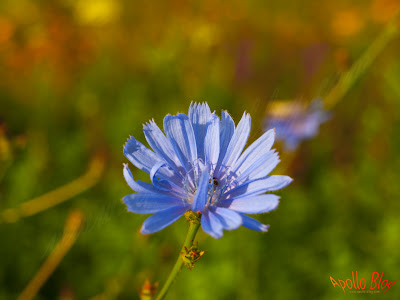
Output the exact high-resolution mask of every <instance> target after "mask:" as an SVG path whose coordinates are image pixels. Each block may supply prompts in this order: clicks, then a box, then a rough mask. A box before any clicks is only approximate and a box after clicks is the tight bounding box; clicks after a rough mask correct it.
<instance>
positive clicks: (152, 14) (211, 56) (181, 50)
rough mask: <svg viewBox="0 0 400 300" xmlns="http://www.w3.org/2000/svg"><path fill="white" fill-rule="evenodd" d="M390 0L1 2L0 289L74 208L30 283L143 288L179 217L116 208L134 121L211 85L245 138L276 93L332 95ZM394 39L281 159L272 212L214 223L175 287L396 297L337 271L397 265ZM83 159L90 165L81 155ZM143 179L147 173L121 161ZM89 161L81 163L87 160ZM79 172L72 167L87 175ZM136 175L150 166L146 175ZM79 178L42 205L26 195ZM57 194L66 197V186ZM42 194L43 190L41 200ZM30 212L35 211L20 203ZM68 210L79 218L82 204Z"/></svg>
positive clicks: (388, 270) (399, 88)
mask: <svg viewBox="0 0 400 300" xmlns="http://www.w3.org/2000/svg"><path fill="white" fill-rule="evenodd" d="M397 7H398V2H397V1H396V0H368V1H365V0H362V1H361V0H358V1H351V3H350V1H342V0H339V1H328V0H323V1H299V0H290V1H285V2H282V1H279V2H278V1H277V2H272V1H271V2H267V1H256V0H254V1H247V2H245V1H180V0H177V1H170V2H157V3H155V2H151V1H150V2H149V1H128V0H114V1H113V0H57V1H46V0H40V1H28V0H2V1H1V2H0V213H1V212H3V213H1V216H2V220H1V221H0V238H1V239H0V299H16V298H17V297H18V296H19V295H20V294H21V292H22V291H23V290H24V288H25V287H26V286H27V285H28V282H29V281H30V280H31V279H32V278H33V277H34V275H35V273H36V272H37V271H38V270H39V268H40V267H41V266H42V264H43V263H44V262H45V261H46V259H47V257H49V255H51V253H52V251H53V250H54V249H55V248H56V247H57V244H58V242H59V240H60V239H61V238H62V236H63V230H64V224H65V222H66V220H67V219H68V218H69V217H68V216H69V215H70V213H71V212H72V211H74V212H75V213H74V216H81V215H82V216H83V218H84V221H83V225H82V227H81V230H80V232H79V235H78V237H77V239H76V241H75V243H74V244H73V245H72V247H71V249H70V250H69V251H68V252H67V253H66V254H65V257H64V258H63V259H62V260H61V262H60V263H59V264H58V265H57V267H56V269H55V270H54V272H52V273H51V275H50V277H49V278H48V280H47V281H46V282H45V283H44V285H43V286H42V287H41V289H40V291H39V292H38V293H37V294H36V295H35V299H92V300H95V299H96V300H101V299H138V298H139V296H138V294H137V290H138V289H140V286H141V285H142V284H143V282H144V280H145V279H146V278H149V279H150V280H151V282H155V281H159V282H160V284H162V283H163V282H164V280H165V279H166V277H167V275H168V272H169V270H170V269H171V268H172V266H173V264H174V262H175V259H176V256H177V254H178V251H179V249H180V247H181V243H182V242H183V239H184V236H185V233H186V230H187V224H186V223H185V221H184V220H183V219H181V220H179V221H178V222H177V223H175V224H173V225H172V226H170V227H168V228H166V229H164V230H163V231H161V232H158V233H155V234H152V235H150V236H143V235H141V234H140V233H139V229H140V226H141V223H142V222H143V221H144V219H145V218H146V216H142V215H134V214H131V213H128V212H127V211H126V208H125V205H124V204H123V203H122V202H121V198H122V197H123V196H124V195H126V194H129V193H131V190H130V188H129V187H128V185H127V184H126V183H125V181H124V179H123V176H122V163H124V162H127V159H126V158H125V157H124V156H123V154H122V147H123V144H124V142H125V141H126V138H127V137H128V136H129V135H132V136H134V137H136V138H137V139H138V140H140V141H142V142H145V139H144V136H143V133H142V132H141V129H142V124H143V123H144V122H146V121H148V120H149V119H152V118H154V119H155V121H156V122H157V123H158V124H159V125H161V124H162V118H163V117H164V116H165V115H166V114H167V113H171V114H175V113H177V112H187V109H188V106H189V104H190V102H191V101H192V100H194V101H207V102H208V104H209V105H210V107H211V109H212V110H216V111H217V112H218V113H219V112H220V110H221V109H226V110H228V111H229V112H230V113H231V115H232V116H233V118H234V120H235V121H236V122H238V121H239V119H240V117H241V115H242V113H243V111H244V110H246V111H247V112H249V113H250V114H251V116H252V133H251V136H250V141H254V140H255V139H256V138H257V137H258V136H259V135H260V134H261V133H262V131H263V128H262V124H263V118H264V116H265V115H266V113H267V111H268V109H270V108H271V105H273V103H274V102H275V101H277V100H282V99H285V100H287V99H302V100H303V101H305V102H309V101H311V99H313V98H314V97H317V96H322V97H323V96H325V95H327V94H328V93H329V91H330V90H331V89H332V88H333V87H334V86H335V83H336V82H337V80H338V79H339V78H340V76H341V74H343V72H345V71H346V70H348V69H349V68H350V67H351V66H352V65H353V63H354V62H355V61H356V60H357V59H358V58H359V57H360V55H361V54H362V53H363V52H364V51H365V49H366V48H367V47H368V46H369V45H370V44H371V43H372V42H373V41H374V39H375V38H376V37H377V36H378V34H379V33H380V32H381V31H382V30H383V28H384V27H385V26H386V24H387V23H388V20H389V19H390V18H391V16H392V15H393V13H394V11H395V10H396V8H397ZM399 51H400V43H399V40H398V38H395V39H394V40H392V41H391V42H390V43H388V45H387V46H386V47H385V48H384V50H383V51H382V52H381V53H380V54H379V56H378V57H377V59H376V60H375V61H374V62H373V64H372V65H371V66H370V67H369V68H368V70H367V71H366V73H365V74H364V75H363V76H361V77H360V78H359V80H357V81H356V83H355V84H354V85H352V87H351V89H350V90H349V92H348V93H347V94H346V95H345V96H344V97H342V98H341V99H340V101H339V102H338V103H337V104H336V105H335V106H334V107H333V108H332V114H333V118H332V119H331V120H330V121H329V122H327V123H325V124H323V125H322V126H321V130H320V133H319V135H318V136H317V137H315V138H314V139H313V140H311V141H307V142H304V143H302V144H301V146H300V148H299V149H298V150H297V151H296V152H295V153H286V152H285V151H283V150H282V148H281V145H280V144H276V147H277V149H278V150H279V152H280V154H281V160H282V163H281V166H280V168H279V167H278V168H277V169H276V170H275V171H274V174H286V175H290V176H292V177H293V178H294V182H293V183H292V184H291V185H290V186H289V187H288V188H286V189H284V190H282V191H280V192H279V193H278V194H279V195H280V196H281V203H280V206H279V208H278V209H277V210H276V211H273V212H271V213H270V214H266V215H260V216H258V217H257V218H258V219H259V220H260V221H262V222H264V223H267V224H270V225H271V228H270V231H269V232H268V233H266V234H261V233H258V232H253V231H250V230H248V229H245V228H240V229H238V230H235V231H232V232H225V234H224V236H223V238H222V239H220V240H214V239H213V238H211V237H209V236H208V235H206V234H204V233H203V232H201V233H199V234H198V240H199V244H200V247H201V249H205V250H207V252H206V254H205V255H204V257H203V258H202V259H201V260H200V261H199V262H198V263H197V265H196V266H195V268H194V270H193V271H191V272H190V271H189V270H187V269H184V270H182V272H181V274H180V276H179V278H178V280H177V282H176V283H175V285H174V286H173V287H172V289H171V291H170V293H169V295H168V299H238V300H239V299H246V300H249V299H282V300H286V299H326V300H328V299H349V298H352V297H357V299H364V298H366V297H369V298H374V299H400V282H397V283H395V284H394V286H392V288H391V289H390V290H389V291H388V292H387V293H385V294H383V292H381V293H380V294H375V295H366V294H363V295H359V294H357V295H353V294H350V293H349V292H348V291H347V292H346V293H343V291H342V290H341V289H339V288H338V287H336V288H334V287H333V286H332V284H331V281H330V276H332V277H333V278H335V279H336V280H338V279H342V280H343V279H347V278H351V272H352V271H356V270H357V271H358V274H359V276H362V277H365V278H366V279H367V286H368V285H369V281H370V278H371V274H372V272H373V271H377V272H384V275H383V277H384V279H388V280H390V281H391V280H400V252H399V250H398V249H399V248H400V234H399V229H400V217H399V213H400V202H399V200H400V185H399V182H400V156H399V152H400V135H399V132H400V114H399V111H400V81H399V79H400V56H399V54H398V53H400V52H399ZM88 168H89V171H87V170H88ZM131 169H132V171H133V175H134V176H135V178H137V179H141V180H145V181H149V178H148V175H147V174H144V173H143V172H141V171H138V170H134V168H132V167H131ZM84 174H86V175H84ZM82 175H83V177H80V176H82ZM146 175H147V176H146ZM74 180H77V181H75V183H73V184H72V185H67V186H66V187H64V189H63V190H61V191H60V190H57V191H56V192H55V193H54V194H50V196H48V197H47V198H46V199H47V200H45V201H44V200H43V199H42V198H40V199H42V200H43V201H44V202H43V201H42V200H41V201H42V202H40V201H39V202H37V203H41V204H40V205H42V206H43V205H44V206H43V207H42V208H45V207H46V205H47V206H51V205H52V203H53V204H56V202H57V201H59V202H62V203H59V204H58V205H54V206H52V207H49V208H48V209H43V210H42V211H38V212H37V213H35V210H40V205H39V204H35V203H36V202H33V204H31V205H30V206H29V205H25V206H24V205H22V206H21V204H23V203H25V202H26V201H29V200H31V199H33V198H35V197H38V196H41V195H43V194H45V193H47V192H49V191H53V190H55V189H57V188H59V187H61V186H64V185H65V184H68V183H70V182H72V181H74ZM63 200H65V201H63ZM43 203H45V204H43ZM29 214H31V216H28V215H29ZM77 219H79V217H77Z"/></svg>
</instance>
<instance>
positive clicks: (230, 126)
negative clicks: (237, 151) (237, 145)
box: [216, 110, 235, 171]
mask: <svg viewBox="0 0 400 300" xmlns="http://www.w3.org/2000/svg"><path fill="white" fill-rule="evenodd" d="M234 132H235V123H234V122H233V120H232V117H231V116H230V115H229V114H228V112H226V111H224V110H223V111H222V113H221V125H220V134H219V144H220V146H219V158H218V164H217V168H216V171H218V170H219V167H220V166H221V163H222V160H223V159H224V157H225V153H226V149H228V145H229V143H230V141H231V138H232V136H233V133H234Z"/></svg>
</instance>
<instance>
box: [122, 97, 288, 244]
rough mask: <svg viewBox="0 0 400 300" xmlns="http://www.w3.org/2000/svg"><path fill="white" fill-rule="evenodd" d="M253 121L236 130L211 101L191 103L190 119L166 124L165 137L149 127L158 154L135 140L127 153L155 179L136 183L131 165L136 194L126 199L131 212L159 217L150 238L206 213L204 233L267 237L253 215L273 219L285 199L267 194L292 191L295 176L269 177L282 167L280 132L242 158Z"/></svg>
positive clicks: (148, 224)
mask: <svg viewBox="0 0 400 300" xmlns="http://www.w3.org/2000/svg"><path fill="white" fill-rule="evenodd" d="M250 123H251V119H250V115H249V114H247V113H244V114H243V117H242V119H241V120H240V122H239V124H238V125H237V127H236V128H235V123H234V122H233V120H232V118H231V116H230V115H229V114H228V113H227V112H226V111H222V115H221V119H220V118H219V117H218V116H217V115H216V114H215V113H212V112H211V111H210V108H209V107H208V105H207V104H206V103H203V104H197V103H195V104H193V103H192V104H191V105H190V107H189V114H188V116H187V115H185V114H182V113H179V114H177V115H175V116H172V115H167V116H166V117H165V118H164V131H165V135H164V133H163V132H162V131H161V130H160V128H159V127H158V126H157V125H156V123H155V122H154V121H149V122H148V123H146V124H144V125H143V132H144V135H145V137H146V140H147V142H148V143H149V145H150V147H151V148H152V149H153V151H151V150H150V149H148V148H147V147H145V146H144V145H143V144H141V143H140V142H139V141H137V140H136V139H134V138H133V137H130V139H128V142H127V143H126V144H125V146H124V154H125V156H126V157H127V158H128V159H129V161H130V162H131V163H132V164H133V165H135V166H136V167H137V168H139V169H141V170H143V171H145V172H146V173H149V174H150V179H151V182H152V184H150V183H146V182H142V181H135V180H134V179H133V176H132V173H131V171H130V170H129V168H128V166H127V165H126V164H125V165H124V171H123V172H124V176H125V179H126V181H127V183H128V184H129V186H130V187H131V188H132V189H133V190H134V191H135V192H136V193H135V194H131V195H128V196H125V197H124V198H123V199H122V200H123V202H124V203H125V204H126V206H127V208H128V211H130V212H133V213H138V214H153V215H152V216H150V217H149V218H147V219H146V220H145V221H144V223H143V226H142V229H141V232H142V233H143V234H148V233H153V232H156V231H159V230H161V229H163V228H165V227H167V226H168V225H170V224H172V223H173V222H175V221H176V220H178V219H179V217H181V216H182V215H183V214H184V213H185V212H187V211H188V210H192V211H194V212H201V213H202V215H201V226H202V228H203V230H204V231H205V232H206V233H208V234H209V235H211V236H212V237H214V238H220V237H222V235H223V230H224V229H225V230H233V229H236V228H238V227H239V226H241V225H242V226H244V227H247V228H250V229H252V230H257V231H262V232H265V231H267V230H268V227H269V225H264V224H261V223H260V222H258V221H257V220H255V219H253V218H250V217H248V216H246V214H259V213H266V212H269V211H271V210H274V209H275V208H276V207H277V206H278V202H279V201H278V199H279V197H278V196H276V195H273V194H265V193H266V192H269V191H275V190H278V189H281V188H283V187H285V186H287V185H288V184H289V183H290V182H291V181H292V179H291V178H290V177H288V176H280V175H273V176H267V175H268V174H269V173H270V172H271V171H272V170H273V169H274V168H275V166H276V165H277V164H278V162H279V157H278V154H277V153H276V152H275V151H274V150H271V147H272V144H273V143H274V137H275V132H274V130H269V131H268V132H266V133H264V134H263V135H262V136H261V137H260V138H259V139H258V140H256V141H255V142H254V143H253V144H251V145H250V146H249V147H248V148H247V149H246V150H245V151H244V152H243V153H242V151H243V149H244V146H245V144H246V142H247V139H248V137H249V133H250Z"/></svg>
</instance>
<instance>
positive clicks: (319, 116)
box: [265, 99, 331, 151]
mask: <svg viewBox="0 0 400 300" xmlns="http://www.w3.org/2000/svg"><path fill="white" fill-rule="evenodd" d="M330 117H331V114H330V113H329V112H326V111H324V110H323V103H322V101H321V100H320V99H315V100H314V101H312V102H311V104H310V105H309V107H304V106H302V105H301V104H300V103H299V102H289V103H279V104H278V105H275V109H274V107H273V108H272V109H271V110H270V111H269V114H268V115H267V118H266V122H265V128H267V129H269V128H275V131H276V139H277V140H281V141H283V142H284V147H285V149H286V150H288V151H294V150H296V149H297V147H298V145H299V144H300V143H301V142H302V141H303V140H308V139H311V138H313V137H314V136H316V135H317V134H318V131H319V126H320V125H321V124H322V123H324V122H326V121H328V120H329V119H330Z"/></svg>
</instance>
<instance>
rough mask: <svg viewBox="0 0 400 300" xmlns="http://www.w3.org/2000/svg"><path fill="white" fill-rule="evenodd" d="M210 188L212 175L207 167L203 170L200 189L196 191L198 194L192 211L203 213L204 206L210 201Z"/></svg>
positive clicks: (194, 199)
mask: <svg viewBox="0 0 400 300" xmlns="http://www.w3.org/2000/svg"><path fill="white" fill-rule="evenodd" d="M209 186H210V174H209V170H208V168H207V167H204V168H203V169H202V170H201V175H200V179H199V183H198V187H197V190H196V194H195V195H194V197H193V205H192V210H193V211H194V212H198V211H200V212H202V211H203V209H204V206H205V205H206V203H207V199H208V189H209Z"/></svg>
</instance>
